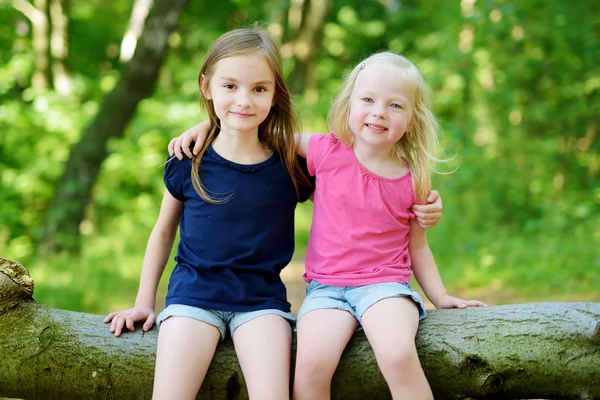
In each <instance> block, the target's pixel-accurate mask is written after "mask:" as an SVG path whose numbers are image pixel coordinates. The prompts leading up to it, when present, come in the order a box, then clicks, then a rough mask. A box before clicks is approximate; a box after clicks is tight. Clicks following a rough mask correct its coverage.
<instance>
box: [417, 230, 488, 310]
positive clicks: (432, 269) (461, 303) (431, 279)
mask: <svg viewBox="0 0 600 400" xmlns="http://www.w3.org/2000/svg"><path fill="white" fill-rule="evenodd" d="M409 235H410V237H409V243H408V249H409V252H410V258H411V261H412V269H413V272H414V274H415V278H416V279H417V282H419V285H421V288H422V289H423V291H424V292H425V295H426V296H427V298H428V299H429V300H430V301H431V302H432V303H433V305H434V306H435V308H467V307H484V306H486V305H487V304H485V303H483V302H481V301H478V300H463V299H459V298H457V297H453V296H450V295H449V294H448V293H447V292H446V288H445V287H444V283H443V282H442V277H441V276H440V273H439V271H438V269H437V266H436V265H435V260H434V258H433V254H431V249H430V248H429V245H428V244H427V236H426V235H425V229H423V228H421V227H420V226H419V225H418V224H417V223H416V222H414V221H411V227H410V234H409Z"/></svg>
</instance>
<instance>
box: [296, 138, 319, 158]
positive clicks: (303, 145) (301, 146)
mask: <svg viewBox="0 0 600 400" xmlns="http://www.w3.org/2000/svg"><path fill="white" fill-rule="evenodd" d="M312 135H315V133H296V143H298V155H299V156H301V157H304V158H306V154H307V153H308V142H310V138H311V136H312Z"/></svg>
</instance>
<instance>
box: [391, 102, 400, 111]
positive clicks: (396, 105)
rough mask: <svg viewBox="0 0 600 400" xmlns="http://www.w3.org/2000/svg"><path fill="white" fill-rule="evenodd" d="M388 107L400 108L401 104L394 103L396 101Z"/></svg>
mask: <svg viewBox="0 0 600 400" xmlns="http://www.w3.org/2000/svg"><path fill="white" fill-rule="evenodd" d="M390 107H392V108H395V109H397V110H401V109H402V106H401V105H400V104H396V103H393V104H392V105H390Z"/></svg>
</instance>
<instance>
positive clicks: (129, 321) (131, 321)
mask: <svg viewBox="0 0 600 400" xmlns="http://www.w3.org/2000/svg"><path fill="white" fill-rule="evenodd" d="M134 322H135V319H134V318H133V316H132V315H129V316H128V317H127V318H125V326H127V329H129V331H130V332H133V331H135V326H133V324H134Z"/></svg>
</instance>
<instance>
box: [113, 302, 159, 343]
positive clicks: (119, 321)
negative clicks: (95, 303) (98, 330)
mask: <svg viewBox="0 0 600 400" xmlns="http://www.w3.org/2000/svg"><path fill="white" fill-rule="evenodd" d="M138 321H146V322H144V325H143V326H142V330H143V331H144V332H148V331H149V330H150V329H151V328H152V326H153V325H154V321H156V317H155V316H154V308H152V307H149V306H140V307H137V306H136V307H133V308H130V309H129V310H124V311H117V312H112V313H110V314H108V315H107V316H106V318H104V323H105V324H106V323H109V322H110V323H111V324H110V328H109V329H108V330H109V331H110V332H111V333H114V334H115V336H121V333H122V332H123V327H124V326H126V327H127V329H129V330H130V331H132V332H133V331H134V330H135V328H134V326H133V324H134V323H135V322H138Z"/></svg>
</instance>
